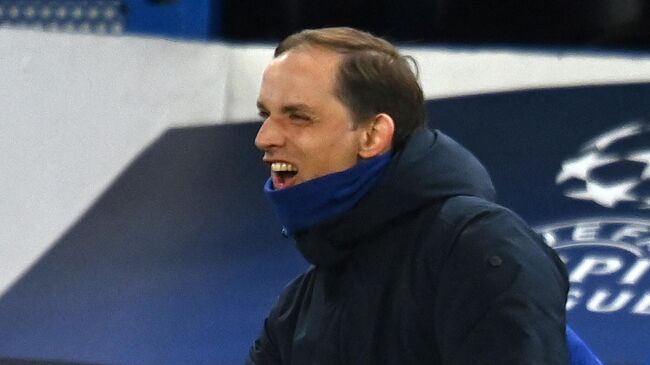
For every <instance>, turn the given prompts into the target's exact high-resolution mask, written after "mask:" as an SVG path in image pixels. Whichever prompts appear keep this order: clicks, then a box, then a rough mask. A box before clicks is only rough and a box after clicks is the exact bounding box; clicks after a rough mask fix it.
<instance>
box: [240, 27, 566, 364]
mask: <svg viewBox="0 0 650 365" xmlns="http://www.w3.org/2000/svg"><path fill="white" fill-rule="evenodd" d="M258 108H259V111H260V116H261V117H262V118H263V119H264V122H263V124H262V126H261V128H260V130H259V132H258V135H257V138H256V140H255V143H256V146H257V147H258V148H259V149H260V150H262V151H263V152H264V161H265V162H266V163H268V164H269V165H270V168H271V177H270V179H269V180H268V181H267V183H266V185H265V190H266V192H267V194H268V195H269V198H270V200H271V202H272V203H273V204H274V207H275V208H276V212H277V213H278V216H279V218H280V221H281V223H282V224H283V226H284V229H283V230H284V232H285V234H286V235H288V236H291V237H292V238H294V239H295V240H296V243H297V247H298V249H299V250H300V252H301V253H302V254H303V255H304V257H305V258H306V259H307V260H308V261H309V262H310V263H311V264H312V266H311V267H310V268H309V269H308V270H307V272H305V273H304V274H303V275H301V276H300V277H298V278H297V279H296V280H294V281H293V282H292V283H291V284H289V286H288V287H287V288H286V289H285V290H284V292H283V293H282V294H281V296H280V298H279V300H278V302H277V303H276V305H275V306H274V308H273V309H272V310H271V313H270V314H269V316H268V318H267V319H266V321H265V323H264V327H263V330H262V333H261V335H260V337H259V339H258V340H257V341H256V342H255V344H254V346H253V347H252V349H251V351H250V354H249V358H248V360H247V364H257V365H266V364H301V365H303V364H459V365H460V364H462V365H468V364H500V365H503V364H553V365H561V364H568V363H569V355H568V350H567V344H566V337H565V336H566V334H565V328H566V322H565V309H564V308H565V301H566V295H567V290H568V282H567V279H566V272H565V270H564V267H563V264H562V263H561V262H560V261H559V259H558V258H557V256H556V255H555V254H554V252H553V251H552V250H551V249H550V248H548V247H547V246H546V245H545V244H544V243H543V242H542V241H541V240H540V239H539V237H538V235H537V234H535V233H534V232H533V231H532V230H531V229H529V228H528V227H527V226H526V224H525V223H524V222H523V221H522V220H521V219H520V218H518V217H517V216H516V215H515V214H514V213H512V212H510V211H509V210H507V209H505V208H503V207H500V206H498V205H496V204H495V203H493V202H492V200H493V196H494V190H493V188H492V185H491V182H490V179H489V176H488V174H487V172H486V171H485V170H484V168H483V167H482V166H481V165H480V163H479V162H478V161H477V160H476V159H475V158H474V157H473V156H472V155H471V154H470V153H469V152H467V151H466V150H465V149H464V148H463V147H461V146H460V145H458V144H457V143H455V142H454V141H453V140H451V139H450V138H449V137H447V136H445V135H444V134H442V133H441V132H439V131H433V132H432V131H429V130H428V129H426V128H425V126H424V120H425V117H424V114H425V112H424V101H423V95H422V91H421V89H420V86H419V85H418V82H417V78H416V76H415V75H414V72H413V71H412V69H411V64H410V63H409V59H408V58H406V57H404V56H402V55H400V54H399V52H398V51H397V50H396V49H395V47H394V46H392V45H391V44H390V43H388V42H386V41H384V40H382V39H379V38H376V37H374V36H372V35H370V34H367V33H364V32H360V31H357V30H353V29H350V28H327V29H320V30H307V31H303V32H300V33H297V34H294V35H292V36H290V37H288V38H287V39H285V40H284V41H283V42H282V43H281V44H280V45H279V46H278V47H277V49H276V51H275V57H274V59H273V61H272V62H271V63H270V65H269V66H268V67H267V69H266V70H265V72H264V75H263V80H262V85H261V90H260V95H259V100H258Z"/></svg>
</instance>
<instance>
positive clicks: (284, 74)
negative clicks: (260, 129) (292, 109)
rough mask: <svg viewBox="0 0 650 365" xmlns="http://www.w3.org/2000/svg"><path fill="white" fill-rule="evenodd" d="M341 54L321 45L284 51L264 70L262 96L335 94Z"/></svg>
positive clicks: (286, 96)
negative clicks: (320, 46)
mask: <svg viewBox="0 0 650 365" xmlns="http://www.w3.org/2000/svg"><path fill="white" fill-rule="evenodd" d="M341 57H342V56H341V55H340V54H338V53H336V52H334V51H331V50H327V49H324V48H319V47H301V48H296V49H291V50H289V51H287V52H285V53H283V54H281V55H280V56H278V57H276V58H274V59H273V61H271V63H270V64H269V65H268V66H267V67H266V69H265V70H264V74H263V76H262V87H261V89H260V99H266V98H273V97H282V98H291V99H294V98H297V99H301V98H307V97H309V96H313V97H317V96H318V95H319V94H320V95H321V96H323V94H332V95H333V92H334V84H335V81H336V75H337V73H338V67H339V64H340V62H341Z"/></svg>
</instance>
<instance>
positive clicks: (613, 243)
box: [536, 122, 650, 316]
mask: <svg viewBox="0 0 650 365" xmlns="http://www.w3.org/2000/svg"><path fill="white" fill-rule="evenodd" d="M556 183H557V184H558V185H559V186H560V188H562V190H563V194H564V196H566V197H568V198H571V199H576V200H583V201H590V202H592V203H594V204H595V205H594V207H595V208H598V206H600V207H604V208H608V209H609V210H611V211H612V212H617V213H616V214H619V212H620V209H625V210H626V216H625V217H620V216H617V215H615V214H613V213H612V214H606V215H605V216H597V217H588V218H583V217H581V218H576V219H573V220H567V221H562V222H556V223H552V224H548V225H545V226H542V227H537V228H536V230H537V231H538V232H540V233H541V234H542V236H543V237H544V239H545V240H546V242H547V244H548V245H549V246H551V247H553V248H554V249H555V250H556V251H557V252H558V254H559V255H560V257H561V258H562V260H563V261H564V262H565V263H566V264H567V268H568V271H569V281H570V282H571V289H570V291H569V299H568V301H567V309H568V310H573V309H575V308H581V309H584V310H586V311H588V312H592V313H601V314H610V313H616V312H620V313H629V314H631V315H639V316H650V220H648V219H645V217H643V216H644V215H647V213H650V125H649V124H647V123H643V122H632V123H628V124H625V125H622V126H620V127H617V128H614V129H612V130H609V131H606V132H605V133H602V134H600V135H598V136H597V137H595V138H593V139H592V140H590V141H588V142H587V143H585V144H584V145H583V146H582V147H581V148H580V150H579V153H578V154H577V155H576V156H574V157H572V158H569V159H567V160H565V161H563V163H562V165H561V168H560V170H559V172H558V174H557V175H556ZM630 210H631V211H632V212H633V213H634V214H633V216H630V215H629V212H630Z"/></svg>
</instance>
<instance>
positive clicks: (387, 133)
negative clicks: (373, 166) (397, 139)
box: [359, 113, 395, 159]
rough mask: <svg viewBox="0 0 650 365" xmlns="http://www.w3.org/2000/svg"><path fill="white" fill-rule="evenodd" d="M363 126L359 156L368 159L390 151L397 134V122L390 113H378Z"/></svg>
mask: <svg viewBox="0 0 650 365" xmlns="http://www.w3.org/2000/svg"><path fill="white" fill-rule="evenodd" d="M362 128H363V130H364V133H363V134H362V136H361V146H360V149H359V157H361V158H364V159H368V158H372V157H375V156H379V155H381V154H382V153H385V152H388V151H390V149H391V146H392V143H393V135H394V134H395V122H394V121H393V118H392V117H391V116H390V115H388V114H386V113H380V114H377V115H375V117H374V118H373V120H372V121H370V122H368V124H367V125H365V126H363V127H362Z"/></svg>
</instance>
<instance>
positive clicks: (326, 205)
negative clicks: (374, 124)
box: [264, 153, 392, 236]
mask: <svg viewBox="0 0 650 365" xmlns="http://www.w3.org/2000/svg"><path fill="white" fill-rule="evenodd" d="M391 157H392V154H391V153H385V154H383V155H381V156H377V157H375V158H371V159H369V160H364V161H361V162H359V163H358V164H356V165H355V166H353V167H351V168H349V169H347V170H345V171H341V172H336V173H333V174H329V175H325V176H321V177H318V178H316V179H313V180H309V181H306V182H304V183H302V184H298V185H296V186H292V187H290V188H286V189H282V190H275V189H274V188H273V182H272V180H271V178H269V179H268V180H267V181H266V184H264V192H265V193H266V195H267V196H268V197H269V199H270V200H271V203H272V204H273V206H274V208H275V212H276V213H277V215H278V218H279V219H280V223H281V224H282V225H283V232H284V233H285V234H287V235H289V236H293V235H294V234H295V233H296V232H299V231H302V230H304V229H307V228H309V227H312V226H314V225H317V224H318V223H322V222H325V221H327V220H330V219H332V218H335V217H337V216H339V215H341V214H343V213H345V212H347V211H348V210H349V209H351V208H352V207H353V206H355V205H356V204H357V203H358V202H359V201H360V200H361V198H363V197H364V196H365V195H366V193H368V191H369V190H370V188H372V187H373V186H374V185H375V183H376V182H377V180H378V179H379V176H381V172H382V171H384V169H385V168H386V166H388V163H389V162H390V160H391Z"/></svg>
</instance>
